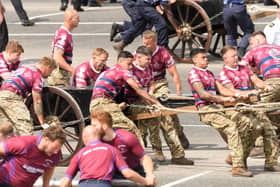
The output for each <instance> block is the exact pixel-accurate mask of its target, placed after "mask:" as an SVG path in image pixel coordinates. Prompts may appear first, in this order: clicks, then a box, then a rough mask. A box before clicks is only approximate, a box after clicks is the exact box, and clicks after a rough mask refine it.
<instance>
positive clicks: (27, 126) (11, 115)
mask: <svg viewBox="0 0 280 187" xmlns="http://www.w3.org/2000/svg"><path fill="white" fill-rule="evenodd" d="M2 122H10V123H11V124H12V125H13V128H14V132H15V134H17V135H31V134H32V133H33V129H34V127H33V123H32V120H31V117H30V112H29V110H28V109H27V107H26V105H25V104H24V102H23V98H22V97H21V96H19V95H17V94H16V93H14V92H10V91H0V123H2Z"/></svg>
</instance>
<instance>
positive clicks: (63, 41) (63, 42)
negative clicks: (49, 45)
mask: <svg viewBox="0 0 280 187" xmlns="http://www.w3.org/2000/svg"><path fill="white" fill-rule="evenodd" d="M67 45H68V44H67V34H66V33H63V34H60V35H59V36H58V38H57V41H56V43H55V44H54V47H55V48H56V47H58V48H60V49H61V50H63V51H64V50H65V49H66V46H67Z"/></svg>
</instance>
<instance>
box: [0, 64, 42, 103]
mask: <svg viewBox="0 0 280 187" xmlns="http://www.w3.org/2000/svg"><path fill="white" fill-rule="evenodd" d="M42 87H43V77H42V74H41V71H40V70H39V69H38V68H37V67H36V66H21V67H19V68H18V69H17V70H16V71H14V72H13V73H12V74H11V76H10V77H9V78H8V79H7V80H5V81H4V82H3V84H2V87H1V90H9V91H11V92H15V93H17V94H18V95H21V96H22V97H24V98H25V97H26V96H27V95H28V94H29V93H31V92H32V91H36V92H41V91H42Z"/></svg>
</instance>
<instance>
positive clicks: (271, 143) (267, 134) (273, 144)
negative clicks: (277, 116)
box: [251, 112, 279, 167]
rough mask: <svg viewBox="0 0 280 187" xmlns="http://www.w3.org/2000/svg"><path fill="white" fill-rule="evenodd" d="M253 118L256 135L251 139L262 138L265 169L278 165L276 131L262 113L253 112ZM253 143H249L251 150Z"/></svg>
mask: <svg viewBox="0 0 280 187" xmlns="http://www.w3.org/2000/svg"><path fill="white" fill-rule="evenodd" d="M254 116H255V117H256V119H257V124H256V125H257V131H256V132H257V134H253V135H254V137H253V139H256V138H258V137H259V136H261V137H263V138H262V139H263V147H264V153H265V167H271V166H274V165H277V163H278V151H279V149H278V144H279V142H278V138H277V135H276V131H275V129H274V127H273V125H272V124H271V121H270V120H269V118H268V117H267V115H266V114H265V113H263V112H254ZM254 144H255V141H253V142H251V146H252V148H253V146H254Z"/></svg>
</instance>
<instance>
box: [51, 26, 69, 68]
mask: <svg viewBox="0 0 280 187" xmlns="http://www.w3.org/2000/svg"><path fill="white" fill-rule="evenodd" d="M55 48H59V49H61V50H63V51H64V54H63V57H64V59H65V61H66V62H67V63H68V64H72V56H73V39H72V34H71V32H69V31H68V30H67V29H66V28H65V27H64V26H61V27H60V28H59V29H58V30H57V31H56V33H55V36H54V39H53V42H52V56H53V55H54V49H55Z"/></svg>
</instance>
